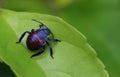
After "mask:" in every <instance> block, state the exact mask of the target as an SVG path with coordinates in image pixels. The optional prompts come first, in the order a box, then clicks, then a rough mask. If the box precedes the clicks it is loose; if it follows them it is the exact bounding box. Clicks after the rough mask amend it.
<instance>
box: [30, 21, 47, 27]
mask: <svg viewBox="0 0 120 77" xmlns="http://www.w3.org/2000/svg"><path fill="white" fill-rule="evenodd" d="M32 20H33V21H35V22H38V23H40V26H45V27H46V28H48V27H47V26H46V25H44V24H43V23H42V22H40V21H38V20H36V19H32Z"/></svg>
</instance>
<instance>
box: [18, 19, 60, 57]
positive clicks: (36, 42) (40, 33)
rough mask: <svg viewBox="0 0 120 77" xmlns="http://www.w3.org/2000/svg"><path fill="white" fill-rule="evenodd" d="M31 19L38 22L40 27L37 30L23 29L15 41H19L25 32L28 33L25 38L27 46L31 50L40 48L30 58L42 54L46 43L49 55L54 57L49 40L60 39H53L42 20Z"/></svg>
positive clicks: (55, 40)
mask: <svg viewBox="0 0 120 77" xmlns="http://www.w3.org/2000/svg"><path fill="white" fill-rule="evenodd" d="M32 20H33V21H35V22H38V23H40V25H39V27H40V28H39V29H37V30H34V29H32V30H31V32H30V31H25V32H24V33H23V34H22V35H21V37H20V38H19V40H18V42H16V43H20V42H21V41H22V39H23V37H24V36H25V34H27V33H28V34H29V35H28V37H27V39H26V45H27V48H28V49H29V50H31V51H35V50H39V49H40V51H39V52H37V53H35V54H33V55H32V56H31V58H32V57H34V56H38V55H40V54H42V53H43V52H44V51H45V46H46V45H48V48H49V51H50V56H51V57H52V58H53V59H54V57H53V49H52V46H51V45H50V43H49V42H54V43H56V42H60V40H58V39H55V38H54V35H53V33H52V32H51V30H50V29H49V28H48V27H47V26H46V25H44V24H43V23H42V22H40V21H38V20H35V19H32Z"/></svg>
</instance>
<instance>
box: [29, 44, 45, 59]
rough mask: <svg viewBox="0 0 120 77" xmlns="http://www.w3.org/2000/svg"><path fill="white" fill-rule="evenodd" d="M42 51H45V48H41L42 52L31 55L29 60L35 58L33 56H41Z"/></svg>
mask: <svg viewBox="0 0 120 77" xmlns="http://www.w3.org/2000/svg"><path fill="white" fill-rule="evenodd" d="M44 51H45V46H43V50H42V51H40V52H38V53H36V54H33V55H32V56H31V58H32V57H35V56H38V55H41V54H42V53H43V52H44Z"/></svg>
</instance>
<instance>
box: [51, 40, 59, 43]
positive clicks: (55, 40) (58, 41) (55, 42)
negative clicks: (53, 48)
mask: <svg viewBox="0 0 120 77" xmlns="http://www.w3.org/2000/svg"><path fill="white" fill-rule="evenodd" d="M49 41H51V42H54V43H56V42H61V40H58V39H49Z"/></svg>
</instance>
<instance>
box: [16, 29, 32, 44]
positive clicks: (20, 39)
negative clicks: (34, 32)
mask: <svg viewBox="0 0 120 77" xmlns="http://www.w3.org/2000/svg"><path fill="white" fill-rule="evenodd" d="M26 33H29V34H30V32H29V31H26V32H24V33H23V34H22V35H21V37H20V38H19V41H18V42H16V43H20V42H21V41H22V39H23V37H24V36H25V34H26Z"/></svg>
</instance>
